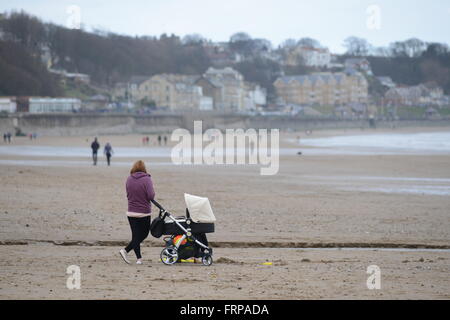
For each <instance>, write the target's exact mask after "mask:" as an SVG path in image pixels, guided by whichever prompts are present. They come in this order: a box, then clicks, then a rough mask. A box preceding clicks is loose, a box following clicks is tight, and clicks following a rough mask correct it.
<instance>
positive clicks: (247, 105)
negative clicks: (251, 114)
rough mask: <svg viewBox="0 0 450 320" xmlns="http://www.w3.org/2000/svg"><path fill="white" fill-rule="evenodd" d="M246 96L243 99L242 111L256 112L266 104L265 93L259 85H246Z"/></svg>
mask: <svg viewBox="0 0 450 320" xmlns="http://www.w3.org/2000/svg"><path fill="white" fill-rule="evenodd" d="M246 85H247V88H246V89H247V94H246V96H245V98H244V109H246V110H257V109H258V108H261V107H262V106H264V105H266V103H267V91H266V89H264V88H261V87H260V86H259V85H254V84H250V83H247V84H246Z"/></svg>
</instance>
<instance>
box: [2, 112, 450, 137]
mask: <svg viewBox="0 0 450 320" xmlns="http://www.w3.org/2000/svg"><path fill="white" fill-rule="evenodd" d="M195 120H202V121H203V129H204V130H206V129H209V128H218V129H221V130H224V129H236V128H243V129H248V128H255V129H280V130H291V131H304V130H323V129H352V128H368V127H369V123H368V121H366V120H353V121H351V120H332V119H302V118H295V117H289V116H286V117H282V116H270V117H268V116H265V117H263V116H243V115H234V114H211V113H189V114H151V115H134V114H133V115H131V114H130V115H127V114H116V115H114V114H11V115H7V116H2V117H0V133H3V132H6V131H10V132H12V133H14V132H15V128H20V130H21V131H22V132H24V133H29V132H36V133H38V134H39V135H51V136H55V135H63V136H64V135H66V136H67V135H102V134H130V133H141V134H151V133H163V132H171V131H173V130H174V129H177V128H185V129H188V130H190V131H192V130H193V124H194V121H195ZM376 126H377V127H378V128H392V127H393V126H395V127H433V126H435V127H438V126H439V127H442V126H448V127H449V128H450V121H448V120H402V121H395V122H393V121H377V122H376Z"/></svg>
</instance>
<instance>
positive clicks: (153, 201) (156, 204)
mask: <svg viewBox="0 0 450 320" xmlns="http://www.w3.org/2000/svg"><path fill="white" fill-rule="evenodd" d="M150 201H151V202H152V203H153V204H154V205H155V206H156V207H157V208H158V209H159V210H161V211H165V209H164V208H163V207H162V205H160V204H159V203H158V202H157V201H156V200H155V199H152V200H150Z"/></svg>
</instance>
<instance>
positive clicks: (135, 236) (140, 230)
mask: <svg viewBox="0 0 450 320" xmlns="http://www.w3.org/2000/svg"><path fill="white" fill-rule="evenodd" d="M128 222H130V227H131V242H130V243H129V244H128V246H127V247H126V248H125V251H126V252H127V253H128V252H130V251H131V250H134V253H135V254H136V258H138V259H141V258H142V256H141V242H142V241H144V240H145V238H147V236H148V233H149V232H150V216H148V217H145V218H132V217H128Z"/></svg>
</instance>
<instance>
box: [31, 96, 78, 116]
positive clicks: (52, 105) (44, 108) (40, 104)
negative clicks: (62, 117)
mask: <svg viewBox="0 0 450 320" xmlns="http://www.w3.org/2000/svg"><path fill="white" fill-rule="evenodd" d="M29 103H30V113H48V112H76V111H78V110H80V108H81V101H80V99H75V98H40V97H34V98H30V100H29Z"/></svg>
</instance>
